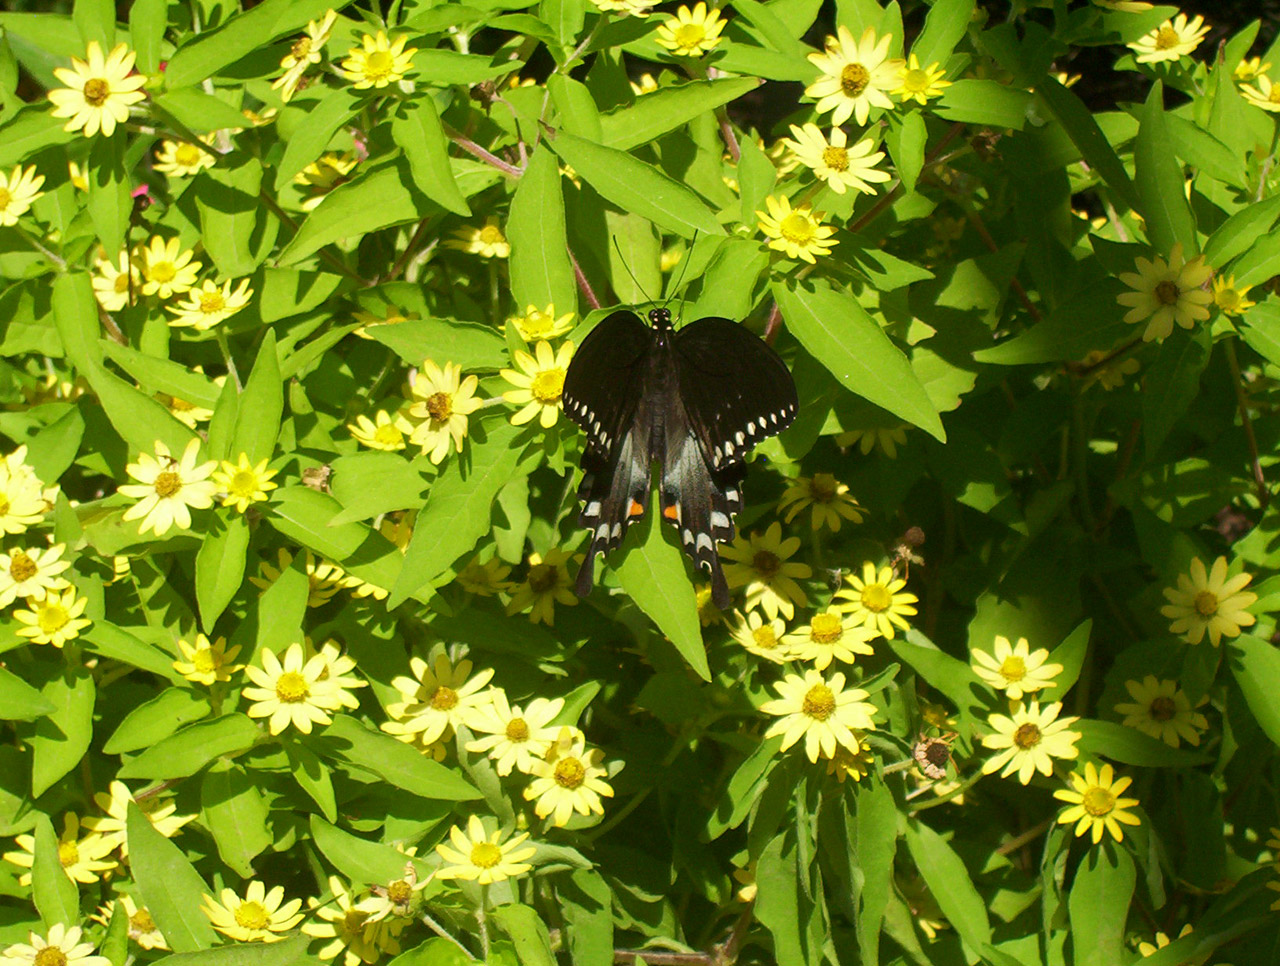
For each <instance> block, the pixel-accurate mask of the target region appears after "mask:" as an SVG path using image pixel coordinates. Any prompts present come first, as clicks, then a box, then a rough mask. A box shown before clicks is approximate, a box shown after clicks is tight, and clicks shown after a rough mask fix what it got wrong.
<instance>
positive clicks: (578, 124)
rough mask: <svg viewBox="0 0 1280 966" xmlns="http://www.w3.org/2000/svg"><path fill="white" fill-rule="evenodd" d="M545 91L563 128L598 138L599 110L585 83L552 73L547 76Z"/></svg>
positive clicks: (597, 139)
mask: <svg viewBox="0 0 1280 966" xmlns="http://www.w3.org/2000/svg"><path fill="white" fill-rule="evenodd" d="M547 93H548V94H550V95H551V102H552V103H553V104H555V106H556V113H558V114H559V115H560V126H561V128H562V129H563V130H565V131H568V132H569V133H570V134H576V135H578V136H579V137H584V138H589V139H591V140H592V141H599V140H600V112H599V111H598V110H597V109H596V102H595V98H593V97H592V96H591V90H590V88H588V87H587V85H586V84H584V83H582V82H581V81H576V80H574V79H573V78H572V77H566V76H565V75H564V74H552V75H551V76H550V77H548V78H547Z"/></svg>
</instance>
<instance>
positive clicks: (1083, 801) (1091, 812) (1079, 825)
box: [1023, 761, 1139, 845]
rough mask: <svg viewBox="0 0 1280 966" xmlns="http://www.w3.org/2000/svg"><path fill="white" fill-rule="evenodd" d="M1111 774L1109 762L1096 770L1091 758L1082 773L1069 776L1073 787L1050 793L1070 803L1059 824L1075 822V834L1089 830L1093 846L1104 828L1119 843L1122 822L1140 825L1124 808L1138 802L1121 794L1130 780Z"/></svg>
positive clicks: (1098, 840)
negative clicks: (1099, 769)
mask: <svg viewBox="0 0 1280 966" xmlns="http://www.w3.org/2000/svg"><path fill="white" fill-rule="evenodd" d="M1046 774H1047V772H1046ZM1114 776H1115V772H1114V770H1113V769H1112V768H1111V766H1110V765H1103V766H1102V770H1101V771H1098V769H1096V768H1094V767H1093V762H1091V761H1090V762H1086V763H1085V766H1084V774H1083V775H1081V774H1080V772H1078V771H1073V772H1072V773H1071V776H1070V781H1071V785H1072V786H1073V787H1072V788H1064V789H1059V790H1058V791H1056V792H1054V793H1053V797H1054V798H1056V799H1058V800H1059V801H1063V802H1067V803H1068V804H1069V805H1071V807H1070V808H1068V809H1066V810H1065V811H1063V813H1062V814H1061V815H1059V816H1058V824H1059V825H1070V824H1071V823H1072V822H1075V823H1076V837H1077V838H1079V837H1080V836H1081V835H1084V833H1085V832H1089V833H1090V834H1091V836H1092V838H1093V844H1094V845H1097V844H1098V843H1099V842H1101V841H1102V833H1103V832H1104V831H1105V832H1110V833H1111V837H1112V838H1113V839H1115V840H1116V841H1117V842H1119V841H1120V840H1121V839H1122V838H1123V837H1124V835H1123V833H1122V832H1121V831H1120V825H1121V824H1124V825H1137V824H1139V821H1138V816H1136V815H1134V814H1132V813H1131V812H1127V811H1125V809H1129V808H1133V806H1135V805H1137V804H1138V800H1137V799H1136V798H1121V797H1120V794H1121V793H1122V792H1123V791H1124V790H1125V789H1126V788H1128V787H1129V785H1130V784H1132V782H1133V779H1131V778H1114ZM1113 778H1114V780H1113ZM1023 784H1024V785H1025V784H1026V782H1023Z"/></svg>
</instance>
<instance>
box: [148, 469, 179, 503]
mask: <svg viewBox="0 0 1280 966" xmlns="http://www.w3.org/2000/svg"><path fill="white" fill-rule="evenodd" d="M154 486H155V488H156V495H157V496H159V497H160V498H161V499H168V498H169V497H171V496H177V494H178V491H179V490H181V489H182V477H181V476H179V475H178V474H177V473H175V472H173V470H165V471H164V472H163V473H159V474H157V475H156V481H155V483H154Z"/></svg>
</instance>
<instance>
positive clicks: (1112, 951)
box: [1067, 842, 1137, 966]
mask: <svg viewBox="0 0 1280 966" xmlns="http://www.w3.org/2000/svg"><path fill="white" fill-rule="evenodd" d="M1136 879H1137V874H1136V872H1135V870H1134V867H1133V859H1131V858H1130V857H1129V853H1128V852H1127V851H1125V850H1124V849H1123V848H1117V847H1116V846H1114V845H1113V844H1112V843H1111V842H1107V843H1106V845H1104V846H1096V845H1095V846H1094V847H1093V848H1091V849H1089V851H1088V853H1086V855H1085V858H1084V861H1083V862H1081V863H1080V866H1079V867H1078V868H1077V869H1076V878H1075V882H1074V883H1073V884H1072V886H1071V897H1070V899H1069V900H1068V903H1067V906H1068V909H1069V911H1070V915H1071V932H1072V935H1073V936H1074V937H1075V939H1074V947H1075V958H1074V959H1073V960H1072V963H1073V964H1074V966H1114V964H1115V963H1119V962H1122V961H1123V960H1124V958H1125V957H1126V956H1127V955H1129V954H1128V952H1127V951H1126V949H1125V946H1124V934H1125V925H1126V923H1127V921H1128V917H1129V904H1130V902H1131V901H1132V900H1133V887H1134V884H1135V882H1136ZM1086 937H1087V938H1086Z"/></svg>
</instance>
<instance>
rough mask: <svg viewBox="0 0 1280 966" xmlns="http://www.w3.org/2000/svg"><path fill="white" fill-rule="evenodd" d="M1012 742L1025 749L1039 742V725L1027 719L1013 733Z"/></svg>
mask: <svg viewBox="0 0 1280 966" xmlns="http://www.w3.org/2000/svg"><path fill="white" fill-rule="evenodd" d="M1013 743H1014V744H1015V745H1017V746H1018V747H1019V748H1021V749H1022V750H1023V751H1025V750H1026V749H1028V748H1034V747H1035V746H1036V745H1038V744H1040V726H1039V725H1036V724H1032V723H1031V722H1030V721H1028V722H1027V723H1026V724H1024V725H1019V726H1018V730H1017V731H1015V732H1014V733H1013Z"/></svg>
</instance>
